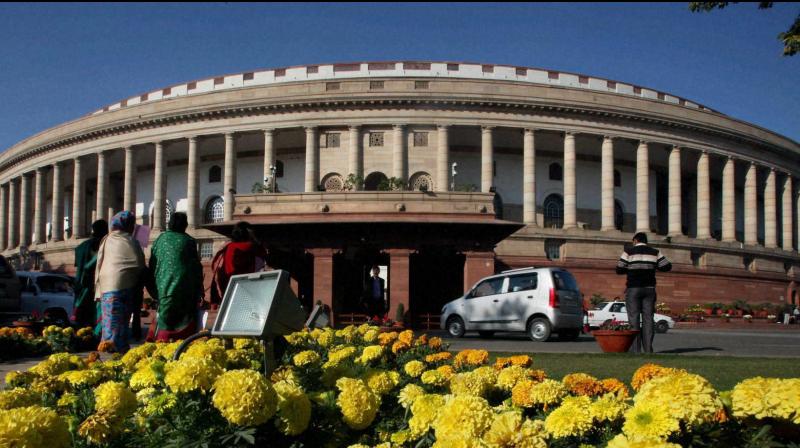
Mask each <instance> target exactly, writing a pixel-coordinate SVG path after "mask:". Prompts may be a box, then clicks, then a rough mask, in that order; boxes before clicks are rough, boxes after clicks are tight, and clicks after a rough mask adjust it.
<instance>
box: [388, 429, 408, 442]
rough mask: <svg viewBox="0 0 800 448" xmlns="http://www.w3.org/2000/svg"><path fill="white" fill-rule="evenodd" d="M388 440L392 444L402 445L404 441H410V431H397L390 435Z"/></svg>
mask: <svg viewBox="0 0 800 448" xmlns="http://www.w3.org/2000/svg"><path fill="white" fill-rule="evenodd" d="M389 440H390V441H391V442H392V444H393V445H392V446H395V445H397V446H404V445H405V444H406V443H408V442H410V441H411V431H410V430H408V429H404V430H402V431H397V432H396V433H394V434H392V435H391V437H390V438H389Z"/></svg>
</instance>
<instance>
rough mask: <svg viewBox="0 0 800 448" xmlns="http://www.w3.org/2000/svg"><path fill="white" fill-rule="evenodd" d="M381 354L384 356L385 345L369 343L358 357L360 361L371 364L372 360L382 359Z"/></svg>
mask: <svg viewBox="0 0 800 448" xmlns="http://www.w3.org/2000/svg"><path fill="white" fill-rule="evenodd" d="M381 356H383V346H381V345H369V346H367V347H364V350H363V351H362V352H361V356H359V357H358V362H359V363H360V364H369V363H370V362H372V361H375V360H378V359H380V358H381Z"/></svg>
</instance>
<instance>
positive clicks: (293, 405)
mask: <svg viewBox="0 0 800 448" xmlns="http://www.w3.org/2000/svg"><path fill="white" fill-rule="evenodd" d="M275 391H276V392H277V393H278V413H277V418H276V419H275V426H277V428H278V430H279V431H280V432H281V433H283V434H285V435H287V436H296V435H298V434H302V433H303V432H304V431H305V430H306V428H308V423H309V421H310V420H311V401H310V400H309V399H308V396H306V394H305V392H303V389H301V388H300V387H298V386H295V385H294V384H289V383H286V382H279V383H275Z"/></svg>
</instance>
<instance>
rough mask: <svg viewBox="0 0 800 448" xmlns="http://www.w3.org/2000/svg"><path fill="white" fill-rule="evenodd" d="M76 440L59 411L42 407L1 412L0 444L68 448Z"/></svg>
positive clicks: (23, 446) (35, 447)
mask: <svg viewBox="0 0 800 448" xmlns="http://www.w3.org/2000/svg"><path fill="white" fill-rule="evenodd" d="M71 441H72V438H71V437H70V435H69V428H68V427H67V423H66V422H65V421H64V419H62V418H61V417H60V416H59V415H58V414H57V413H56V411H53V410H52V409H47V408H43V407H41V406H28V407H24V408H14V409H9V410H0V444H2V446H8V447H21V448H66V447H68V446H70V444H71Z"/></svg>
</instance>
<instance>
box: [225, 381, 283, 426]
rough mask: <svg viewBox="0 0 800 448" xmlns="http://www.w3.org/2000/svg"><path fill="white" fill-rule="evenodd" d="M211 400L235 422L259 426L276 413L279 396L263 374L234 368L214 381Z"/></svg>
mask: <svg viewBox="0 0 800 448" xmlns="http://www.w3.org/2000/svg"><path fill="white" fill-rule="evenodd" d="M211 403H212V404H213V405H214V407H215V408H217V410H219V412H220V414H222V416H223V417H225V419H226V420H228V421H229V422H231V423H233V424H234V425H242V426H258V425H260V424H262V423H264V422H266V421H267V420H269V419H270V417H272V416H273V415H274V414H275V411H276V410H277V404H278V396H277V394H276V392H275V389H274V388H273V387H272V385H271V384H269V383H268V382H267V380H266V378H264V376H263V375H261V374H260V373H258V372H256V371H254V370H247V369H241V370H231V371H230V372H225V373H223V374H222V375H220V376H219V378H217V380H216V381H214V396H213V397H212V398H211Z"/></svg>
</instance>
